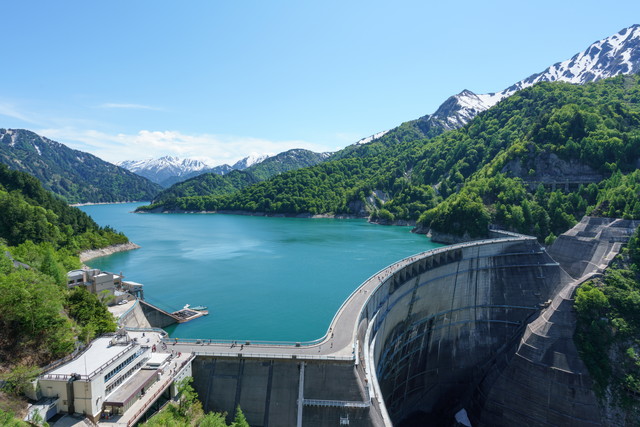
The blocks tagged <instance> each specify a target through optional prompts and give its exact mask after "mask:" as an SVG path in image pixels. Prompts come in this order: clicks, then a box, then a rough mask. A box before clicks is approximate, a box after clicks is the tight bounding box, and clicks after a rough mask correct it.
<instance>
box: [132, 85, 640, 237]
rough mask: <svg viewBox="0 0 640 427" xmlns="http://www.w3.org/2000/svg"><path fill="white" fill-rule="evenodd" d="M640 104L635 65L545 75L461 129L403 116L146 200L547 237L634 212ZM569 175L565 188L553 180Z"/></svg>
mask: <svg viewBox="0 0 640 427" xmlns="http://www.w3.org/2000/svg"><path fill="white" fill-rule="evenodd" d="M639 108H640V82H639V78H638V76H620V77H616V78H612V79H607V80H602V81H599V82H597V83H591V84H586V85H580V86H578V85H571V84H567V83H540V84H538V85H535V86H533V87H531V88H528V89H525V90H522V91H520V92H518V93H517V94H515V95H513V96H511V97H510V98H507V99H506V100H504V101H502V102H500V103H499V104H498V105H496V106H495V107H493V108H491V109H490V110H488V111H486V112H484V113H481V114H479V115H478V116H477V117H476V118H475V119H474V120H473V121H471V122H470V123H469V124H468V125H466V126H465V127H463V128H461V129H459V130H454V131H449V132H446V133H443V134H441V135H439V136H435V137H433V138H424V135H425V133H424V131H423V130H421V129H420V127H419V126H418V124H419V122H415V121H414V122H407V123H404V124H402V125H401V126H399V127H398V128H396V129H394V130H392V131H390V132H388V133H387V134H386V135H384V136H383V137H382V138H379V139H377V140H375V141H373V142H371V143H369V144H366V145H362V146H352V147H347V148H346V149H345V150H342V151H341V152H338V153H336V154H335V155H334V156H332V158H331V159H333V160H330V161H327V162H325V163H321V164H319V165H316V166H314V167H310V168H304V169H299V170H296V171H291V172H287V173H284V174H281V175H278V176H275V177H273V178H271V179H270V180H268V181H265V182H261V183H258V184H254V185H250V186H247V187H246V188H243V189H241V190H239V191H236V192H234V193H233V194H227V195H220V194H213V193H212V192H209V191H191V192H190V193H189V194H188V195H187V196H181V195H176V196H175V197H167V198H163V199H162V200H161V201H160V200H159V201H158V203H155V204H152V205H151V206H149V207H145V208H142V209H141V210H145V209H147V210H149V209H156V210H172V209H173V210H189V211H194V210H195V211H197V210H207V211H217V210H240V211H249V212H264V213H266V214H348V215H355V216H361V217H370V218H371V219H372V220H374V221H378V222H382V223H393V222H395V221H399V220H402V221H416V222H417V224H418V230H419V231H422V232H427V231H429V230H432V231H436V232H447V233H450V234H456V235H465V234H467V235H469V236H470V237H477V236H482V235H484V234H486V230H487V226H488V224H489V223H495V224H498V225H501V226H503V227H505V228H508V229H512V230H515V231H520V232H524V233H529V234H533V235H536V236H538V237H539V238H541V239H544V238H549V239H552V238H553V236H554V235H557V234H558V233H560V232H562V231H565V230H566V229H568V228H569V227H571V226H572V225H573V224H574V223H575V221H576V219H577V218H579V217H580V216H582V215H584V214H585V213H593V214H601V215H608V216H609V215H610V216H619V217H632V218H639V217H640V204H638V193H637V179H638V176H637V172H635V173H634V171H635V170H636V168H637V167H638V165H639V161H640V112H639ZM429 131H431V132H434V131H433V130H431V129H429ZM434 133H435V132H434ZM567 171H570V172H571V173H572V174H573V175H571V174H567ZM567 180H569V181H572V183H574V184H572V186H571V187H570V190H571V191H570V192H566V191H560V190H562V189H563V186H562V185H559V186H558V187H559V189H558V190H555V191H554V190H553V185H554V184H562V183H564V182H566V181H567ZM579 184H582V185H579ZM183 191H184V189H183ZM469 218H473V220H472V221H469V220H468V219H469Z"/></svg>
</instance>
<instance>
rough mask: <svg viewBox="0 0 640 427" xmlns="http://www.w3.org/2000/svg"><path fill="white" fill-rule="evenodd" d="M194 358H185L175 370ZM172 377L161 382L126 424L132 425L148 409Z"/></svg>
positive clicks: (171, 380)
mask: <svg viewBox="0 0 640 427" xmlns="http://www.w3.org/2000/svg"><path fill="white" fill-rule="evenodd" d="M194 358H195V356H193V355H192V356H190V357H189V358H188V359H187V360H184V361H183V362H182V363H181V364H180V367H178V368H176V372H179V371H180V370H181V369H182V368H184V366H185V365H186V364H187V363H190V362H191V361H192V360H193V359H194ZM173 380H174V377H173V376H169V378H167V379H166V380H165V382H164V383H162V385H161V386H160V388H159V389H158V390H156V392H155V393H153V395H152V396H151V397H150V398H149V399H148V400H147V403H145V404H144V405H142V406H141V407H140V409H138V410H137V411H136V413H135V414H134V415H133V417H131V419H130V420H129V421H128V422H127V426H129V427H130V426H132V425H134V424H135V423H136V422H137V421H138V419H139V418H140V416H142V414H144V413H145V412H146V411H147V410H148V409H149V406H151V405H152V404H153V402H155V399H156V397H158V395H159V394H160V393H163V392H164V391H165V390H166V389H167V387H169V386H170V385H171V383H172V382H173Z"/></svg>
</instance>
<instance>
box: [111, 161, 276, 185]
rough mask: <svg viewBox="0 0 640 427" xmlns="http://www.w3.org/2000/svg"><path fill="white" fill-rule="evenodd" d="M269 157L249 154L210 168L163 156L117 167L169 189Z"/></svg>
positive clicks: (240, 168) (245, 166)
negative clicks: (194, 179) (206, 175)
mask: <svg viewBox="0 0 640 427" xmlns="http://www.w3.org/2000/svg"><path fill="white" fill-rule="evenodd" d="M268 157H269V156H268V155H267V154H251V155H249V156H247V157H245V158H244V159H242V160H239V161H238V162H236V163H235V164H234V165H233V166H229V165H226V164H225V165H219V166H212V165H210V164H207V163H205V162H202V161H200V160H197V159H190V158H186V159H180V158H178V157H172V156H164V157H160V158H159V159H146V160H125V161H122V162H119V163H118V166H120V167H123V168H125V169H128V170H129V171H131V172H133V173H135V174H137V175H140V176H143V177H145V178H147V179H149V180H151V181H153V182H155V183H158V184H160V185H162V186H163V187H169V186H171V185H173V184H175V183H176V182H180V181H185V180H187V179H189V178H193V177H194V176H197V175H201V174H203V173H209V172H210V173H215V174H217V175H225V174H227V173H229V172H231V171H232V170H235V169H237V170H244V169H246V168H248V167H249V166H252V165H255V164H258V163H260V162H262V161H264V160H265V159H267V158H268Z"/></svg>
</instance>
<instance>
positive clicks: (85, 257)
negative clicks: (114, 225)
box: [79, 242, 140, 263]
mask: <svg viewBox="0 0 640 427" xmlns="http://www.w3.org/2000/svg"><path fill="white" fill-rule="evenodd" d="M134 249H140V246H139V245H136V244H135V243H133V242H129V243H121V244H119V245H111V246H107V247H106V248H100V249H89V250H87V251H82V252H80V254H79V256H80V262H82V263H85V262H87V261H89V260H92V259H94V258H100V257H103V256H107V255H112V254H115V253H118V252H126V251H132V250H134Z"/></svg>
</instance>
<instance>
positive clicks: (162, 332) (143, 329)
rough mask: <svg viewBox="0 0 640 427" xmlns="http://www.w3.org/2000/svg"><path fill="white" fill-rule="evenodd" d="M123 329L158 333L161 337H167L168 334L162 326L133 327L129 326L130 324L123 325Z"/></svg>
mask: <svg viewBox="0 0 640 427" xmlns="http://www.w3.org/2000/svg"><path fill="white" fill-rule="evenodd" d="M124 329H126V330H127V332H155V333H158V334H160V335H162V336H163V337H168V336H169V334H168V333H167V331H165V330H164V329H162V328H134V327H131V326H125V327H124Z"/></svg>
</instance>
